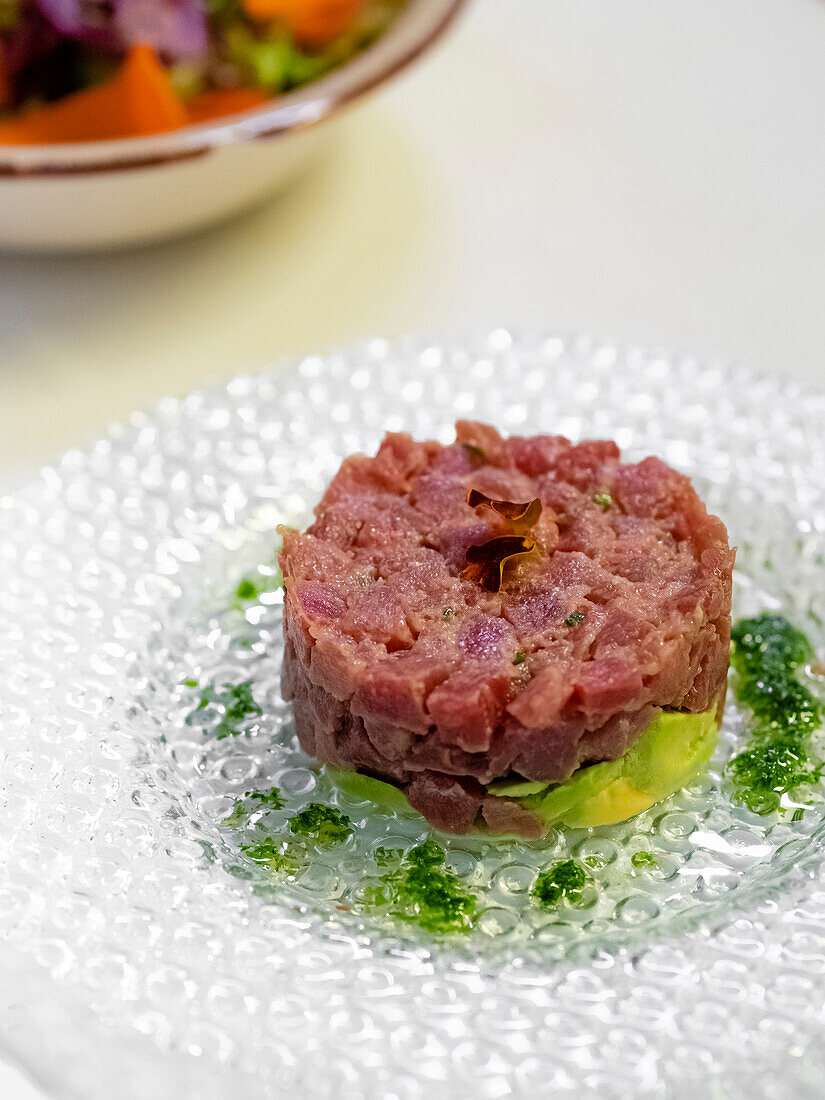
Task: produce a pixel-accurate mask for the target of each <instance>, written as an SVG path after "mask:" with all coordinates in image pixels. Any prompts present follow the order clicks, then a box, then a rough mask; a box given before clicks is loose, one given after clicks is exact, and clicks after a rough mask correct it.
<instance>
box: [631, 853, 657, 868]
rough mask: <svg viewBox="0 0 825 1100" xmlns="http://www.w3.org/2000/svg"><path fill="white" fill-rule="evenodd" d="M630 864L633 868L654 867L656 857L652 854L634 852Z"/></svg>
mask: <svg viewBox="0 0 825 1100" xmlns="http://www.w3.org/2000/svg"><path fill="white" fill-rule="evenodd" d="M630 862H631V863H632V864H633V866H634V867H655V866H656V857H655V856H654V854H653V853H652V852H634V853H633V855H632V856H631V857H630Z"/></svg>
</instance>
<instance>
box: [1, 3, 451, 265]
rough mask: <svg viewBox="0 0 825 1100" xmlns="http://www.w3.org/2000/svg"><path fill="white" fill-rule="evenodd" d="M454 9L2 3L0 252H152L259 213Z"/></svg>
mask: <svg viewBox="0 0 825 1100" xmlns="http://www.w3.org/2000/svg"><path fill="white" fill-rule="evenodd" d="M462 6H463V0H0V247H4V246H5V247H11V248H18V249H20V248H22V249H36V250H66V249H78V248H80V249H87V248H105V247H113V246H122V245H129V244H141V243H148V242H152V241H156V240H160V239H163V238H167V237H170V236H174V235H177V234H180V233H185V232H189V231H191V230H193V229H197V228H199V227H201V226H204V225H207V224H209V223H211V222H214V221H217V220H219V219H222V218H225V217H227V216H228V215H230V214H232V213H235V212H236V211H238V210H240V209H242V208H243V207H245V206H249V205H251V204H252V203H254V202H256V201H259V200H260V199H262V198H263V197H265V196H266V195H267V194H269V193H270V192H272V191H273V190H274V189H275V188H276V187H278V186H280V185H281V184H282V183H285V182H286V181H287V180H288V179H290V178H292V177H293V176H294V175H295V173H296V172H297V170H298V169H299V168H300V167H302V166H303V165H304V164H305V163H306V162H307V160H308V159H309V157H310V155H311V153H312V152H313V150H314V149H315V148H316V146H317V145H318V144H319V142H320V140H321V137H322V136H323V137H325V136H326V135H327V134H328V133H329V132H330V131H331V130H332V129H333V126H332V125H331V124H332V123H334V122H337V120H338V118H339V116H340V115H341V112H342V110H343V109H344V108H346V107H349V106H351V105H352V104H354V103H356V102H358V101H359V100H360V99H361V98H363V96H364V95H365V94H366V93H368V92H372V91H373V90H375V89H377V88H380V87H382V86H383V85H384V84H385V83H386V82H387V81H389V80H390V79H391V78H393V77H394V76H395V75H396V74H397V73H399V72H400V71H402V70H403V69H404V68H405V67H406V66H407V65H408V64H409V63H410V62H412V61H413V60H415V59H416V58H418V57H419V56H420V55H421V54H423V53H424V52H426V51H427V50H428V49H429V48H430V46H432V45H433V44H434V43H435V42H436V41H437V40H438V39H439V38H440V37H441V34H442V33H443V31H444V30H445V29H446V28H447V27H448V26H449V25H450V23H451V22H452V19H453V17H454V16H455V15H456V14H457V12H458V11H459V10H460V8H461V7H462ZM274 139H277V140H274Z"/></svg>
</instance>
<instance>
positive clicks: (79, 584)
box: [0, 331, 825, 1100]
mask: <svg viewBox="0 0 825 1100" xmlns="http://www.w3.org/2000/svg"><path fill="white" fill-rule="evenodd" d="M458 416H462V417H477V418H479V419H483V420H489V421H491V422H493V423H495V424H497V425H498V426H499V427H500V428H502V429H503V430H504V431H510V432H519V433H526V434H530V433H533V432H536V431H541V430H544V431H553V432H562V433H564V434H567V435H569V436H571V437H573V438H580V437H588V436H589V437H593V436H599V437H605V436H606V437H611V438H614V439H616V441H617V442H618V443H619V445H620V446H621V447H622V448H623V450H624V452H625V454H626V456H627V457H628V458H630V459H635V458H640V457H643V456H644V455H645V454H648V453H656V454H659V455H661V456H662V457H663V458H664V459H665V460H666V461H668V462H670V463H671V464H673V465H674V466H677V467H678V468H680V469H681V470H683V471H685V472H686V473H688V474H689V475H690V476H691V477H692V478H693V479H694V481H695V484H696V486H697V488H698V490H699V492H700V493H701V494H702V495H703V496H704V498H705V499H706V500H707V502H708V503H709V505H710V506H711V508H712V509H713V510H715V511H717V512H718V513H719V514H720V515H722V517H723V518H724V519H725V521H726V523H727V524H728V528H729V530H730V533H731V538H732V541H733V542H734V543H736V544H737V545H738V546H739V548H740V549H739V558H738V566H737V574H736V591H735V601H736V608H735V611H736V613H737V614H743V613H750V612H754V611H758V610H761V609H784V610H786V611H787V612H788V613H789V614H790V615H791V616H792V618H793V619H794V620H795V621H796V622H797V623H798V624H799V625H800V626H802V627H803V628H804V629H805V630H807V632H808V633H809V634H810V636H811V637H812V639H813V641H814V642H815V644H816V645H818V646H820V647H821V644H822V641H823V637H824V636H825V631H824V629H823V627H824V626H825V584H823V578H824V577H825V566H824V565H823V562H825V494H824V493H823V488H822V483H823V475H825V442H823V432H822V425H823V423H825V397H823V396H821V395H817V394H812V393H801V392H800V391H798V390H796V389H795V388H791V387H789V386H787V385H783V386H780V385H779V384H778V383H776V382H769V381H765V380H763V379H759V378H755V377H753V376H752V375H750V374H748V373H747V372H745V371H742V370H738V369H726V370H722V369H720V368H718V367H714V366H706V365H701V364H699V363H697V362H696V361H694V360H691V359H678V360H674V359H670V358H668V357H666V356H663V355H659V354H650V353H646V352H642V351H639V350H637V349H625V350H619V349H615V348H612V347H607V346H604V345H598V344H594V343H592V342H589V341H586V340H582V339H570V340H567V339H563V338H560V337H551V338H542V339H530V340H526V339H525V340H517V339H514V338H513V337H512V336H511V335H510V334H508V333H507V332H504V331H497V332H494V333H492V334H491V335H490V336H489V337H487V338H485V339H483V340H480V341H478V342H477V343H475V344H466V343H465V344H460V345H453V346H429V345H424V344H414V343H400V344H387V343H385V342H382V341H376V342H373V343H371V344H370V345H368V346H367V347H365V348H363V349H361V350H360V351H357V352H353V353H351V354H348V355H334V356H329V357H326V358H310V359H306V360H304V361H303V362H301V363H300V364H296V365H295V367H294V368H293V369H291V370H290V371H286V372H285V371H280V372H277V373H275V374H273V375H271V376H268V375H261V376H255V377H246V378H240V379H237V380H236V381H234V382H232V383H231V384H230V385H229V386H228V387H227V388H226V389H225V390H218V391H214V392H210V393H201V394H195V395H193V396H191V397H189V398H187V399H185V400H183V401H168V402H165V403H163V404H162V405H161V406H160V407H159V408H158V409H157V410H156V411H155V412H154V413H152V414H150V415H137V416H135V417H133V418H132V420H131V421H130V422H129V424H128V425H126V426H124V427H120V428H116V429H113V431H112V432H111V434H110V436H109V438H108V439H106V440H104V441H102V442H101V443H99V444H98V445H97V446H95V447H94V448H93V449H92V450H91V451H90V452H89V453H87V454H77V453H72V454H69V455H67V456H66V457H65V458H64V459H63V461H62V462H61V463H60V465H59V466H58V467H56V468H54V469H49V470H46V471H44V472H43V473H42V475H41V476H40V478H39V479H38V480H37V481H36V482H35V483H33V484H31V485H29V486H27V487H26V488H25V489H24V490H23V491H21V492H20V493H19V494H18V495H17V496H15V497H7V498H2V499H0V528H1V529H2V540H1V541H0V653H2V659H3V664H2V667H3V675H2V677H0V716H1V717H2V738H3V740H2V751H3V758H2V798H3V803H2V812H1V814H0V825H2V829H0V851H2V858H3V870H2V877H0V1034H2V1038H3V1042H4V1044H5V1048H6V1053H7V1054H8V1055H9V1056H10V1057H12V1058H16V1059H17V1060H19V1061H20V1062H21V1063H22V1064H23V1065H24V1066H25V1067H26V1068H28V1069H29V1070H30V1072H32V1073H33V1074H35V1076H36V1077H37V1079H38V1080H39V1081H40V1082H41V1083H42V1084H43V1085H44V1086H45V1087H46V1088H47V1089H50V1090H51V1091H53V1093H54V1094H55V1095H56V1096H73V1097H74V1096H76V1097H84V1098H86V1100H96V1098H98V1097H100V1098H104V1097H105V1098H109V1097H111V1096H114V1095H117V1096H119V1097H150V1096H151V1097H153V1098H156V1100H165V1098H167V1097H169V1098H173V1097H175V1098H178V1097H184V1096H185V1097H190V1096H191V1097H195V1096H196V1097H198V1098H201V1097H204V1098H210V1097H213V1096H214V1097H223V1096H230V1095H231V1096H244V1097H245V1098H251V1100H254V1098H256V1097H259V1096H261V1097H262V1096H270V1095H271V1096H290V1097H292V1096H301V1097H304V1096H308V1097H310V1096H311V1097H315V1096H326V1095H345V1096H347V1097H352V1098H355V1100H358V1098H360V1097H363V1098H372V1097H377V1096H381V1097H384V1096H386V1097H398V1098H406V1097H410V1098H412V1097H420V1096H421V1095H423V1094H424V1092H425V1091H426V1092H427V1093H429V1094H431V1095H434V1096H444V1097H448V1096H449V1097H463V1096H468V1097H473V1098H479V1097H481V1098H486V1097H490V1098H493V1097H501V1096H505V1095H510V1094H516V1095H525V1096H528V1095H549V1094H551V1093H552V1094H569V1095H575V1096H581V1095H584V1094H589V1093H591V1092H595V1091H598V1093H599V1094H600V1095H603V1096H611V1097H612V1096H628V1095H635V1096H641V1095H648V1094H656V1095H667V1096H668V1097H672V1096H677V1097H681V1096H685V1097H687V1096H694V1095H696V1094H697V1090H698V1094H699V1095H709V1093H708V1092H707V1087H708V1086H707V1082H708V1080H709V1079H710V1078H711V1077H712V1078H713V1080H714V1082H715V1086H714V1087H715V1088H716V1092H715V1093H714V1095H718V1096H724V1097H728V1096H731V1097H737V1096H743V1097H744V1096H754V1095H758V1096H760V1097H778V1098H784V1097H787V1096H788V1095H789V1094H790V1089H791V1082H793V1092H794V1093H796V1094H798V1095H800V1096H807V1095H811V1096H818V1095H822V1094H823V1092H825V1048H823V1044H822V1043H821V1041H820V1036H821V1030H822V1027H823V1026H824V1025H825V1008H823V1005H825V882H823V878H822V872H821V858H822V844H823V837H825V806H823V801H822V796H821V793H820V791H819V790H816V789H811V788H808V789H806V790H804V791H801V792H799V793H798V797H797V798H796V800H795V803H794V805H793V806H790V807H789V808H788V809H787V810H786V811H785V812H784V813H782V814H779V815H772V816H768V817H759V816H757V815H755V814H753V813H750V812H749V811H747V810H746V809H744V808H743V807H740V806H735V805H732V804H731V801H730V791H729V790H728V787H727V784H726V782H725V779H724V763H725V760H726V759H727V758H728V757H729V756H730V754H731V752H732V751H733V747H734V745H735V744H736V742H737V740H738V739H739V738H740V737H741V735H742V723H741V718H740V716H739V715H738V714H737V711H736V708H735V707H734V706H732V705H729V706H728V710H727V714H726V718H725V725H724V730H723V736H722V738H721V740H720V745H719V749H718V752H717V754H716V756H715V757H714V761H713V763H712V766H711V769H710V772H709V774H708V775H707V777H703V778H702V779H701V780H698V781H697V782H696V783H695V784H693V785H692V786H691V787H690V788H689V789H688V790H686V791H684V792H682V793H680V794H679V795H677V796H675V797H674V798H673V799H671V800H670V801H669V802H667V803H665V804H663V805H661V806H658V807H654V808H653V809H651V810H649V811H647V812H646V813H645V814H642V815H641V816H640V817H638V818H636V819H635V820H634V821H632V822H630V823H628V824H626V825H623V826H617V827H614V828H603V829H598V830H590V831H585V830H578V831H575V832H568V833H560V834H558V835H555V836H553V837H552V838H551V839H550V840H549V841H548V842H547V843H546V844H544V845H535V844H533V845H531V844H525V843H500V844H493V843H491V842H490V841H489V839H484V838H480V837H471V838H467V837H461V838H454V839H450V838H445V837H438V838H437V839H438V841H439V843H440V844H442V845H443V847H444V849H445V851H446V860H447V866H448V867H449V868H450V869H451V871H452V872H453V873H454V874H455V876H456V878H457V880H458V881H460V882H461V884H462V888H464V889H466V890H468V891H469V892H471V893H472V894H474V895H475V897H476V898H477V906H478V915H477V918H476V920H475V922H474V927H473V928H472V929H470V930H468V931H467V932H465V933H464V934H463V935H460V936H456V937H452V938H446V939H440V940H439V939H438V938H434V937H433V936H432V935H430V934H429V933H427V932H426V931H424V930H422V929H420V928H419V927H417V925H416V924H415V922H414V921H410V920H404V919H401V918H400V917H399V916H398V915H397V914H394V910H393V906H392V904H391V903H390V902H389V901H388V900H387V898H386V890H385V889H384V887H385V885H386V884H385V883H383V876H385V875H386V873H387V872H386V869H385V868H382V867H380V866H379V865H378V864H377V863H376V861H375V859H374V858H373V855H372V852H373V850H374V848H375V847H376V845H378V844H381V845H383V846H385V847H386V846H389V847H395V848H398V849H401V850H403V849H406V848H409V847H411V846H412V845H414V844H416V843H419V842H420V841H421V840H423V839H426V838H427V837H429V836H431V835H433V834H432V833H431V831H430V830H429V829H428V828H427V826H426V824H425V823H423V821H422V820H421V819H420V818H418V817H417V816H415V815H412V814H402V815H400V816H398V815H393V814H391V813H389V812H386V811H376V810H375V809H374V808H372V807H370V805H369V804H367V803H365V802H364V801H359V800H357V799H353V798H352V797H349V796H348V795H346V794H345V793H344V792H343V791H341V790H339V789H337V788H336V786H335V785H334V783H333V782H332V781H331V780H330V778H329V777H328V776H327V775H325V773H324V771H323V769H320V768H318V767H317V765H315V764H314V763H313V762H312V761H311V760H308V759H307V758H306V757H305V756H304V755H303V754H302V753H301V752H300V750H299V749H298V748H297V746H296V744H295V742H294V740H293V736H292V727H291V724H290V720H289V710H288V708H287V707H286V706H285V705H284V704H283V702H282V701H281V699H280V694H279V674H280V660H281V643H280V613H281V603H280V593H279V591H278V590H277V588H274V589H273V590H272V591H270V592H266V593H264V595H263V596H261V598H260V600H258V599H238V598H237V596H236V590H237V586H238V582H239V581H240V580H241V578H243V577H245V576H248V575H250V574H252V575H255V576H257V578H258V579H259V580H261V578H262V577H265V576H266V575H267V571H268V570H270V571H271V567H272V559H273V552H274V550H275V547H276V544H277V538H276V535H275V533H274V528H275V525H276V524H277V523H279V522H288V523H292V524H296V525H301V524H303V523H305V522H306V521H307V519H308V518H309V516H310V514H311V508H312V505H313V504H314V502H315V501H316V500H317V498H318V496H319V495H320V493H321V491H322V489H323V487H324V485H325V483H326V482H327V481H328V480H329V478H330V477H331V476H332V475H333V473H334V472H335V470H336V468H337V466H338V464H339V462H340V461H341V459H342V458H343V457H344V455H346V454H348V453H350V452H352V451H355V450H367V451H372V450H374V448H375V447H376V446H377V444H378V441H379V439H380V437H381V435H382V434H383V432H384V430H386V429H395V430H398V429H408V430H410V431H412V432H413V433H414V434H415V435H417V436H419V437H435V438H439V439H442V440H444V441H448V440H449V439H450V438H451V425H452V422H453V421H454V420H455V418H456V417H458ZM258 567H260V569H259V568H258ZM261 571H262V572H261ZM186 681H196V682H197V685H198V686H197V687H194V686H191V685H187V683H186ZM247 682H248V683H249V684H250V690H251V692H252V697H253V699H254V701H255V704H256V709H260V711H261V713H260V714H257V713H254V712H253V713H250V714H249V715H248V716H247V717H246V719H244V720H243V721H241V722H240V724H238V723H235V724H234V727H233V728H234V729H235V730H238V729H239V730H240V731H241V732H240V733H238V734H237V735H233V736H225V737H220V736H218V735H219V734H220V733H221V732H222V731H223V732H225V729H226V726H225V719H226V715H225V713H224V710H223V709H222V707H221V705H220V700H221V699H222V698H223V699H225V698H226V695H225V691H226V689H225V688H224V686H223V685H225V684H237V683H247ZM811 683H812V685H813V686H814V688H815V690H821V687H820V686H817V682H816V679H812V680H811ZM207 686H211V688H212V694H213V695H214V696H215V697H216V698H217V699H218V703H217V704H214V703H213V704H210V705H208V706H205V707H204V708H202V709H200V710H198V709H197V706H198V703H199V700H200V699H201V698H202V696H203V692H204V689H205V687H207ZM273 784H275V785H277V786H278V788H279V790H280V792H281V796H282V799H283V805H282V806H281V807H279V808H277V809H273V810H271V811H270V812H269V813H265V814H264V813H262V812H260V811H259V812H255V813H252V812H250V813H245V812H242V809H241V810H238V809H237V808H236V807H237V806H238V800H239V799H241V798H243V796H244V794H245V792H249V791H251V790H261V789H267V788H269V787H271V786H272V785H273ZM310 802H323V803H326V804H328V805H336V806H338V807H339V808H340V809H341V810H342V811H343V812H344V813H346V815H347V816H348V817H349V818H350V819H351V821H352V822H353V825H354V832H353V834H352V835H351V836H350V837H349V838H347V839H346V840H345V841H344V842H342V843H341V844H338V845H332V846H329V847H322V848H319V849H318V850H317V851H310V853H309V854H308V855H306V854H304V853H303V852H299V853H298V857H300V858H298V857H296V859H297V862H296V863H295V864H294V865H293V866H292V867H291V870H290V871H289V872H287V871H284V872H283V873H281V872H273V871H272V870H271V869H270V868H268V867H267V866H265V865H261V864H260V863H256V861H255V860H254V859H250V858H249V854H248V853H245V852H244V847H245V846H247V847H248V846H249V845H250V844H251V843H252V842H253V841H259V840H260V839H261V837H266V836H271V837H272V838H273V841H274V842H275V843H278V844H281V843H282V842H284V841H285V840H286V841H288V842H289V843H293V842H294V838H293V837H292V836H291V834H290V830H289V820H290V819H291V817H292V816H294V814H295V813H296V812H297V811H300V810H301V809H302V808H303V807H305V806H306V805H307V804H308V803H310ZM244 805H247V806H248V805H250V804H249V803H245V804H244ZM794 809H796V810H797V812H796V813H793V812H792V811H793V810H794ZM800 811H801V812H800ZM227 817H229V818H230V822H231V823H230V824H228V823H227V821H226V819H227ZM795 819H797V820H795ZM638 852H644V853H650V857H651V858H652V860H653V863H652V864H650V861H648V862H647V863H645V862H642V863H641V865H639V863H640V861H639V860H638V859H637V861H636V862H634V861H633V856H634V854H636V853H638ZM571 856H572V857H574V858H576V859H578V860H580V861H581V862H582V863H583V864H584V865H585V866H586V867H587V869H588V875H589V882H588V885H587V887H586V890H585V893H584V896H583V898H582V899H581V903H580V904H578V905H571V904H569V903H568V902H566V901H565V902H562V904H561V905H559V906H558V908H557V909H555V910H551V911H547V910H542V909H541V908H540V907H538V906H537V905H536V904H535V902H534V901H532V900H531V898H530V894H529V889H530V886H531V884H532V882H533V881H534V880H535V876H536V874H537V873H538V871H539V870H540V869H541V868H543V867H547V866H548V865H550V864H552V863H553V862H555V861H557V860H559V859H566V858H569V857H571ZM643 859H644V857H643Z"/></svg>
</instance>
